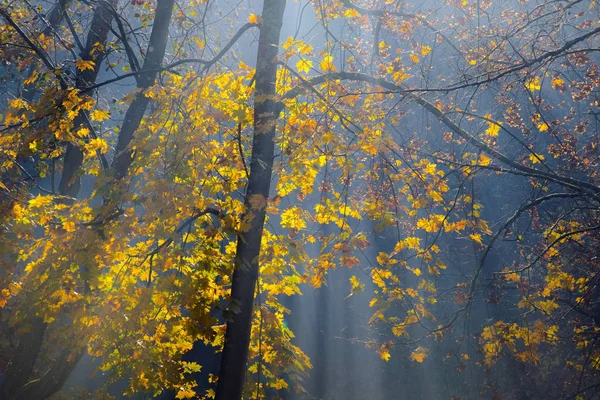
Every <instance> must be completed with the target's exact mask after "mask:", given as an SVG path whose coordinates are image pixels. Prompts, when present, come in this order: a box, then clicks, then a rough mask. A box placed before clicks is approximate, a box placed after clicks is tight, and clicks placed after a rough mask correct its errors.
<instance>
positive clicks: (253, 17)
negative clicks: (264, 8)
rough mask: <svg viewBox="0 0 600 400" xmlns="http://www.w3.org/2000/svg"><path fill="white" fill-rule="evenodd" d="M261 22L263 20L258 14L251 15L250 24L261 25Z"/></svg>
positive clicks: (249, 17)
mask: <svg viewBox="0 0 600 400" xmlns="http://www.w3.org/2000/svg"><path fill="white" fill-rule="evenodd" d="M261 21H262V18H261V17H259V16H258V15H256V14H250V16H248V22H250V23H251V24H259V23H260V22H261Z"/></svg>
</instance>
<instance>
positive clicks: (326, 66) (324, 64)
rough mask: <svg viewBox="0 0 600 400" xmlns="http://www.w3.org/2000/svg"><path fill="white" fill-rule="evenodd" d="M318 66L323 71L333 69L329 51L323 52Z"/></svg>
mask: <svg viewBox="0 0 600 400" xmlns="http://www.w3.org/2000/svg"><path fill="white" fill-rule="evenodd" d="M319 67H320V68H321V70H322V71H323V72H326V71H335V66H334V65H333V57H332V56H331V54H329V53H325V54H324V55H323V59H322V60H321V62H320V63H319Z"/></svg>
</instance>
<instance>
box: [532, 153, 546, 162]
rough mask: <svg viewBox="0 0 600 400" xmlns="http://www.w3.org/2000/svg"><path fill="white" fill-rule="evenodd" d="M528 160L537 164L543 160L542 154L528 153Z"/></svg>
mask: <svg viewBox="0 0 600 400" xmlns="http://www.w3.org/2000/svg"><path fill="white" fill-rule="evenodd" d="M529 160H530V161H531V163H532V164H537V163H539V162H540V161H544V156H543V155H541V154H535V153H534V154H530V155H529Z"/></svg>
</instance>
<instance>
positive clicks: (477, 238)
mask: <svg viewBox="0 0 600 400" xmlns="http://www.w3.org/2000/svg"><path fill="white" fill-rule="evenodd" d="M469 237H470V238H471V239H472V240H473V241H475V242H477V243H479V244H483V240H482V239H481V235H480V234H479V233H472V234H470V235H469Z"/></svg>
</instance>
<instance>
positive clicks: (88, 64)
mask: <svg viewBox="0 0 600 400" xmlns="http://www.w3.org/2000/svg"><path fill="white" fill-rule="evenodd" d="M75 66H76V67H77V69H78V70H80V71H85V70H86V69H89V70H90V71H93V70H94V67H95V66H96V63H95V62H93V61H91V60H77V61H75Z"/></svg>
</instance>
